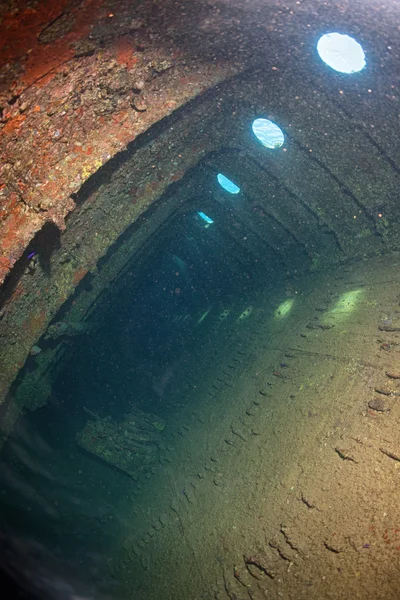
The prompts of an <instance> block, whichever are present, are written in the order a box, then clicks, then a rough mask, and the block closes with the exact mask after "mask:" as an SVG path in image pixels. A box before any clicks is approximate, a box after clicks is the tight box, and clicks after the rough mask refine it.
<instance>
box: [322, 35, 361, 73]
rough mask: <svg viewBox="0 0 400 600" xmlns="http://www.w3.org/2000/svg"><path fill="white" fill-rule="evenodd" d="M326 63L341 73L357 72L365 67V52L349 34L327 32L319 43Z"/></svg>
mask: <svg viewBox="0 0 400 600" xmlns="http://www.w3.org/2000/svg"><path fill="white" fill-rule="evenodd" d="M317 51H318V54H319V55H320V57H321V58H322V60H323V61H324V63H326V64H327V65H328V67H331V68H332V69H334V70H335V71H338V72H339V73H357V72H358V71H361V69H363V68H364V67H365V64H366V62H365V54H364V50H363V49H362V47H361V45H360V44H359V43H358V42H356V40H355V39H354V38H352V37H350V36H349V35H343V34H341V33H325V35H323V36H322V37H321V38H320V39H319V41H318V44H317Z"/></svg>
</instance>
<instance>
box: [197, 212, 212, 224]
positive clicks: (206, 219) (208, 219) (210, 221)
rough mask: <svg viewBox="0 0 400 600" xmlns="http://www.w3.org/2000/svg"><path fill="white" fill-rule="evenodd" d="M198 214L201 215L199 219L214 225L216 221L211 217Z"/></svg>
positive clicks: (201, 213)
mask: <svg viewBox="0 0 400 600" xmlns="http://www.w3.org/2000/svg"><path fill="white" fill-rule="evenodd" d="M197 214H198V215H199V217H200V218H201V219H203V221H205V222H206V223H207V225H211V224H212V223H214V221H213V220H212V219H211V218H210V217H207V215H206V214H205V213H203V212H198V213H197Z"/></svg>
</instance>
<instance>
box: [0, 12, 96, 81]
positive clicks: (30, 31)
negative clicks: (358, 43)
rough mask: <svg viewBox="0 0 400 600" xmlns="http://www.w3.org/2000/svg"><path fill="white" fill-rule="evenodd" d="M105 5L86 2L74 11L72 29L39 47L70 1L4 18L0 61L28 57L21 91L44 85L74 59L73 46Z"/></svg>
mask: <svg viewBox="0 0 400 600" xmlns="http://www.w3.org/2000/svg"><path fill="white" fill-rule="evenodd" d="M103 2H104V0H86V2H85V3H84V5H83V6H81V7H79V9H75V10H74V11H73V13H74V14H73V16H74V23H73V26H72V29H71V30H70V31H69V32H67V33H66V34H65V35H63V36H62V37H60V38H59V39H56V40H54V42H51V43H49V44H40V43H39V41H38V37H39V35H40V33H41V31H42V30H43V29H44V28H45V26H46V25H48V24H49V23H51V22H52V21H54V20H55V19H56V18H57V17H59V16H61V15H62V14H63V12H64V11H65V9H67V8H68V4H69V1H68V0H58V1H57V3H56V2H54V0H41V1H40V2H39V3H38V7H37V8H35V9H26V10H24V11H17V12H15V13H14V14H13V13H11V12H10V13H8V14H6V15H5V17H4V20H3V22H2V33H3V36H2V40H1V41H0V61H1V62H2V63H3V64H5V63H7V62H14V61H15V60H18V59H21V58H22V57H25V56H26V55H27V59H26V61H25V64H24V67H25V72H24V74H23V75H22V77H21V78H20V81H19V83H20V86H21V88H23V87H26V86H28V85H31V84H32V83H39V80H40V84H41V85H44V84H45V83H48V81H49V80H50V79H52V77H54V75H55V74H56V72H57V71H58V70H59V69H60V68H61V67H62V65H63V64H64V63H65V62H68V61H69V60H71V59H72V58H73V56H74V54H75V51H74V48H73V43H74V42H76V41H78V40H80V39H82V38H84V37H85V36H86V35H87V34H88V33H89V27H90V24H92V23H93V22H95V21H96V20H97V19H98V18H99V16H100V8H101V7H102V5H103ZM1 42H2V43H1ZM28 51H29V54H28ZM17 91H18V90H17Z"/></svg>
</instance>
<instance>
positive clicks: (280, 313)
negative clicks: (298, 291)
mask: <svg viewBox="0 0 400 600" xmlns="http://www.w3.org/2000/svg"><path fill="white" fill-rule="evenodd" d="M293 302H294V298H288V299H287V300H285V302H282V304H280V305H279V306H278V308H277V309H276V311H275V312H274V317H286V315H287V314H288V313H289V312H290V310H291V308H292V306H293Z"/></svg>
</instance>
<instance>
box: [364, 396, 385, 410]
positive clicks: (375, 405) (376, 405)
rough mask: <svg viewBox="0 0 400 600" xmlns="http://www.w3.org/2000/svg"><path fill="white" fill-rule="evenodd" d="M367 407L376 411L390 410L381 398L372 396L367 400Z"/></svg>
mask: <svg viewBox="0 0 400 600" xmlns="http://www.w3.org/2000/svg"><path fill="white" fill-rule="evenodd" d="M368 407H369V408H371V409H372V410H375V411H376V412H388V411H389V410H390V409H389V408H388V407H387V406H386V404H385V403H384V401H383V400H382V398H373V399H372V400H370V401H369V402H368Z"/></svg>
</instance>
